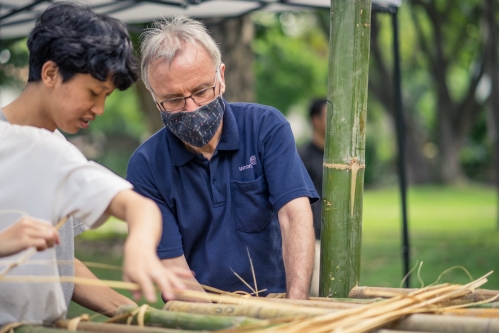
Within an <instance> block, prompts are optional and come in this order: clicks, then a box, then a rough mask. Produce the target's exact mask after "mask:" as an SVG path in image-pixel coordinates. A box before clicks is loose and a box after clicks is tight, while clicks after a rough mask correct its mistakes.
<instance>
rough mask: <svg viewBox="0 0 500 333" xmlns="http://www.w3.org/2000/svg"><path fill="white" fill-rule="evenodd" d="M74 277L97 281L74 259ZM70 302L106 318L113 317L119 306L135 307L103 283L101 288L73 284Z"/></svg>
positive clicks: (133, 303) (131, 302)
mask: <svg viewBox="0 0 500 333" xmlns="http://www.w3.org/2000/svg"><path fill="white" fill-rule="evenodd" d="M75 276H76V277H83V278H88V279H95V280H96V281H99V279H98V278H97V277H96V276H95V275H94V273H92V272H91V271H90V270H89V269H88V268H87V266H85V265H84V264H83V263H82V262H81V261H80V260H78V259H76V258H75ZM71 300H72V301H73V302H75V303H77V304H79V305H81V306H83V307H86V308H87V309H90V310H92V311H95V312H98V313H100V314H103V315H105V316H108V317H112V316H114V315H115V314H116V310H118V307H119V306H120V305H134V306H137V304H136V303H135V302H134V301H132V300H131V299H129V298H127V297H125V296H123V295H122V294H120V293H118V292H116V291H114V290H113V289H111V288H110V287H108V286H106V285H105V284H104V283H103V284H102V286H94V285H92V286H91V285H83V284H78V283H77V284H75V290H74V292H73V298H72V299H71Z"/></svg>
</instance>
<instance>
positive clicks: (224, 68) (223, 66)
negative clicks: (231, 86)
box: [219, 63, 226, 95]
mask: <svg viewBox="0 0 500 333" xmlns="http://www.w3.org/2000/svg"><path fill="white" fill-rule="evenodd" d="M225 70H226V65H225V64H224V63H222V64H220V68H219V73H220V77H221V85H220V94H221V95H222V94H224V92H225V91H226V81H225V80H224V71H225Z"/></svg>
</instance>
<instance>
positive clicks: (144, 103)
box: [135, 80, 163, 135]
mask: <svg viewBox="0 0 500 333" xmlns="http://www.w3.org/2000/svg"><path fill="white" fill-rule="evenodd" d="M135 90H136V91H137V96H139V104H140V107H141V111H142V112H143V113H144V115H145V116H146V126H147V128H148V132H149V135H151V134H153V133H156V132H157V131H159V130H160V129H162V128H163V122H162V121H161V117H160V111H159V110H158V108H157V107H156V104H155V102H154V100H153V97H152V96H151V93H150V92H149V90H147V89H146V86H145V85H144V83H143V82H142V80H139V81H138V82H137V83H136V84H135Z"/></svg>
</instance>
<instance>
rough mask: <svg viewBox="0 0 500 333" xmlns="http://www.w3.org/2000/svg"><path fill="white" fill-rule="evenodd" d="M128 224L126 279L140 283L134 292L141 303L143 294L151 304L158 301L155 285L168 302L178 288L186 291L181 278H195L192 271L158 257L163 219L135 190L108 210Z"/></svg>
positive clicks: (118, 198) (125, 193)
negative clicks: (169, 263) (163, 261)
mask: <svg viewBox="0 0 500 333" xmlns="http://www.w3.org/2000/svg"><path fill="white" fill-rule="evenodd" d="M106 213H107V214H110V215H113V216H115V217H117V218H119V219H121V220H124V221H125V222H127V224H128V238H127V241H126V242H125V247H124V259H123V279H124V280H125V281H130V282H135V283H137V284H139V287H140V290H137V291H136V292H134V293H133V294H134V298H135V299H136V300H139V298H140V296H141V291H142V293H143V294H144V297H145V298H146V299H147V300H148V301H149V302H154V301H156V292H155V287H154V283H156V285H158V287H159V289H160V291H161V293H162V294H163V295H164V296H165V297H166V298H168V299H174V298H175V296H174V291H173V289H174V288H177V289H185V286H184V283H183V282H182V281H181V279H180V277H181V278H192V276H193V275H192V273H191V271H190V270H189V269H184V268H166V267H164V266H163V264H162V263H161V261H160V258H159V257H158V255H157V254H156V247H157V246H158V243H159V241H160V237H161V233H162V216H161V212H160V209H159V208H158V206H157V205H156V203H155V202H154V201H153V200H150V199H147V198H145V197H143V196H141V195H139V194H137V193H135V192H134V191H132V190H124V191H121V192H119V193H118V194H117V195H116V196H115V197H114V198H113V200H111V203H110V204H109V206H108V209H107V210H106Z"/></svg>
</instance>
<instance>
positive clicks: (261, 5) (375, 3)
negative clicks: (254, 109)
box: [0, 0, 410, 287]
mask: <svg viewBox="0 0 500 333" xmlns="http://www.w3.org/2000/svg"><path fill="white" fill-rule="evenodd" d="M52 2H53V1H52V0H0V42H1V40H3V39H11V38H16V37H22V36H26V35H27V34H28V32H29V31H30V29H31V28H32V27H33V25H34V21H35V19H36V17H37V16H38V15H39V14H40V13H41V12H42V11H43V10H44V9H45V8H47V6H49V5H50V4H51V3H52ZM82 2H83V3H85V4H87V5H89V6H90V7H91V8H93V10H94V11H96V12H98V13H102V14H107V15H110V16H112V17H115V18H117V19H120V20H122V21H124V22H126V23H128V24H132V23H146V22H150V21H152V20H154V19H157V18H159V17H162V16H165V17H166V16H172V15H179V14H183V15H187V16H191V17H195V18H211V17H212V18H214V17H237V16H241V15H245V14H248V13H251V12H254V11H259V10H260V11H263V10H264V11H274V12H281V11H293V10H304V9H314V8H330V0H86V1H82ZM400 5H401V0H372V11H373V12H374V13H388V14H390V15H391V16H392V25H393V54H394V82H395V83H394V96H395V101H394V102H395V103H394V105H395V115H396V121H395V124H396V133H397V141H398V170H399V188H400V193H401V210H402V255H403V263H404V275H406V274H407V273H408V272H409V269H410V268H409V260H410V252H409V248H410V245H409V235H408V219H407V209H406V187H407V185H406V174H405V161H404V133H405V128H404V126H405V123H404V115H403V107H402V96H401V72H400V56H399V36H398V19H397V14H398V7H399V6H400ZM409 283H410V280H409V278H408V279H407V280H406V281H405V285H406V287H409Z"/></svg>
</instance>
